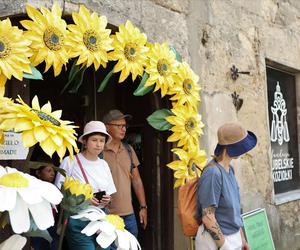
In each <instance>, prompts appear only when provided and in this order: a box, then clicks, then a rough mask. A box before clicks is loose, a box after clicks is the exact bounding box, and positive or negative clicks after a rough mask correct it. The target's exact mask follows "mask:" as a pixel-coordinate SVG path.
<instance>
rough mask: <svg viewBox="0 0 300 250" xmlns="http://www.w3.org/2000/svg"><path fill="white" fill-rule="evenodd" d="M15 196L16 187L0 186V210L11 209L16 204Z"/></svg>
mask: <svg viewBox="0 0 300 250" xmlns="http://www.w3.org/2000/svg"><path fill="white" fill-rule="evenodd" d="M16 197H17V191H16V189H14V188H9V187H0V199H1V200H0V212H3V211H6V210H7V211H10V210H12V209H13V208H14V207H15V205H16Z"/></svg>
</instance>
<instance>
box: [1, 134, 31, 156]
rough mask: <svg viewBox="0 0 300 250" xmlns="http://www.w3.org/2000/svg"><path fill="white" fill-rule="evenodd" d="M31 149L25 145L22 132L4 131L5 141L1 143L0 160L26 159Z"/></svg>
mask: <svg viewBox="0 0 300 250" xmlns="http://www.w3.org/2000/svg"><path fill="white" fill-rule="evenodd" d="M28 152H29V149H28V148H25V147H24V146H23V142H22V138H21V134H19V133H14V132H4V143H3V144H2V145H1V144H0V160H25V159H26V157H27V155H28Z"/></svg>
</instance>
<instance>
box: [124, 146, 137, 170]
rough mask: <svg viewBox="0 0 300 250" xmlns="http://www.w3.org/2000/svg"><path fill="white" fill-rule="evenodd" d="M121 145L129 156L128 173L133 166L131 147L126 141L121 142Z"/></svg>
mask: <svg viewBox="0 0 300 250" xmlns="http://www.w3.org/2000/svg"><path fill="white" fill-rule="evenodd" d="M122 143H123V146H124V147H125V148H126V150H127V152H128V155H129V158H130V173H132V170H133V169H134V168H135V166H134V164H133V160H132V149H131V147H130V145H129V144H128V143H126V142H122Z"/></svg>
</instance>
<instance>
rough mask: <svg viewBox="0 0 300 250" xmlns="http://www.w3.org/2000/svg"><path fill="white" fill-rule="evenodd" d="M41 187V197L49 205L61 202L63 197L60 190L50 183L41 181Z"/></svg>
mask: <svg viewBox="0 0 300 250" xmlns="http://www.w3.org/2000/svg"><path fill="white" fill-rule="evenodd" d="M40 187H41V191H40V192H41V194H42V196H43V197H44V198H45V199H46V200H47V201H49V202H50V203H52V204H54V205H57V204H59V203H60V202H61V200H62V198H63V195H62V193H61V192H60V190H59V189H58V188H57V187H56V186H55V185H53V184H52V183H49V182H46V181H43V183H42V185H40Z"/></svg>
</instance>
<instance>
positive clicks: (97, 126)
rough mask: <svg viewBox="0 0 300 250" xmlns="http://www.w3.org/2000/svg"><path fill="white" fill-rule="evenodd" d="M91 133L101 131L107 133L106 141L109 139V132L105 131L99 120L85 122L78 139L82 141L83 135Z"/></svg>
mask: <svg viewBox="0 0 300 250" xmlns="http://www.w3.org/2000/svg"><path fill="white" fill-rule="evenodd" d="M92 133H101V134H104V135H107V137H108V139H107V142H106V143H109V142H110V141H111V136H110V134H109V133H107V131H106V127H105V125H104V123H103V122H100V121H90V122H88V123H87V124H85V126H84V129H83V134H82V135H81V136H80V137H79V138H78V141H79V142H81V143H82V142H83V141H82V139H83V137H84V136H86V135H89V134H92Z"/></svg>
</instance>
